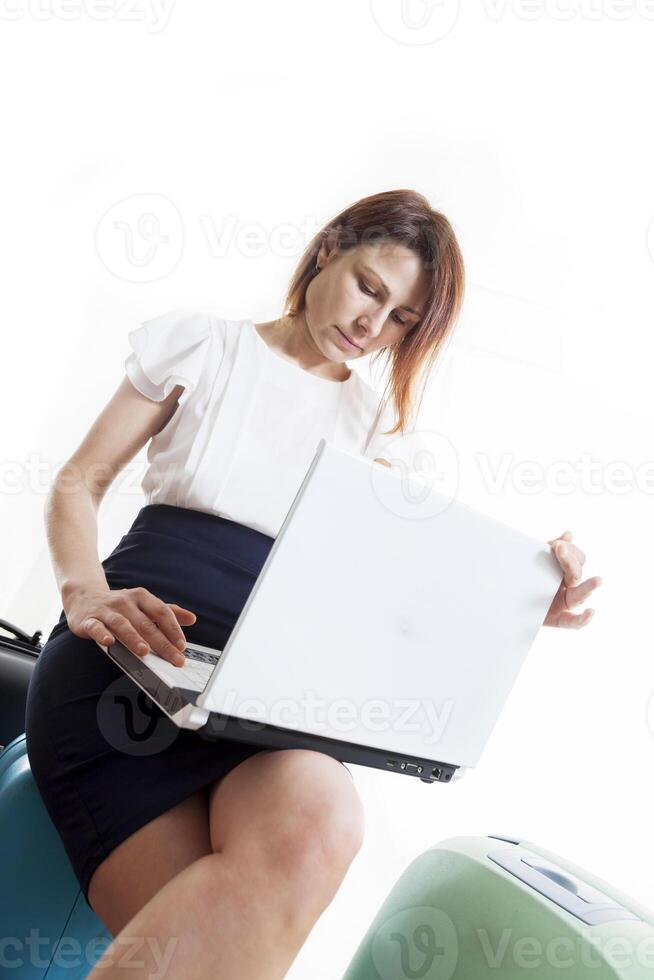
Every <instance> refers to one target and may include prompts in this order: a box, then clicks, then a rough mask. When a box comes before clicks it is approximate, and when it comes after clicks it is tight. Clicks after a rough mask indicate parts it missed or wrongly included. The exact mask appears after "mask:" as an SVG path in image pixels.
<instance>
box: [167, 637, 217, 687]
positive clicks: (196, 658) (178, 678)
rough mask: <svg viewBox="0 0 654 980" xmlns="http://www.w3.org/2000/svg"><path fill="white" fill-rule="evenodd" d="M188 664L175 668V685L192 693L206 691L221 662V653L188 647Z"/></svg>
mask: <svg viewBox="0 0 654 980" xmlns="http://www.w3.org/2000/svg"><path fill="white" fill-rule="evenodd" d="M184 656H185V657H186V663H185V664H184V666H183V667H175V668H174V684H175V686H176V687H184V688H186V689H187V690H191V691H198V692H201V691H204V689H205V687H206V686H207V684H208V683H209V678H210V677H211V675H212V673H213V671H214V668H215V666H216V664H217V663H218V661H219V660H220V653H217V654H216V653H208V652H206V651H204V650H198V648H197V647H193V646H190V645H189V646H187V647H186V649H185V650H184Z"/></svg>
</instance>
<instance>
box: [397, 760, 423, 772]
mask: <svg viewBox="0 0 654 980" xmlns="http://www.w3.org/2000/svg"><path fill="white" fill-rule="evenodd" d="M400 769H404V771H405V772H409V773H411V774H414V773H415V774H419V773H421V772H422V766H419V765H418V764H417V763H416V762H403V763H402V764H401V765H400Z"/></svg>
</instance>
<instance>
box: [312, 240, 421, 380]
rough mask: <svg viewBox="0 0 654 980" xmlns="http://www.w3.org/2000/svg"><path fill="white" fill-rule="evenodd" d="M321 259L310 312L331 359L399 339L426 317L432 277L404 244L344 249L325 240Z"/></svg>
mask: <svg viewBox="0 0 654 980" xmlns="http://www.w3.org/2000/svg"><path fill="white" fill-rule="evenodd" d="M317 262H318V265H319V266H320V272H319V273H318V274H317V275H316V276H314V278H313V279H312V281H311V282H310V283H309V286H308V288H307V292H306V306H305V310H304V314H305V319H306V323H307V328H308V331H309V334H310V336H311V339H312V340H313V343H314V344H315V345H316V347H317V348H318V349H319V350H320V351H322V353H323V354H324V355H325V356H326V357H328V358H329V359H330V360H331V361H337V362H338V361H345V360H348V361H349V360H352V359H353V358H357V357H365V356H366V355H368V354H371V353H372V352H373V351H376V350H379V349H380V348H381V347H388V346H389V345H391V344H397V343H399V342H400V341H401V340H402V339H403V338H404V336H405V335H406V334H407V333H408V332H409V330H411V329H412V327H414V326H415V325H416V324H417V323H418V322H419V321H420V319H421V318H422V315H423V308H424V304H425V302H426V300H427V298H428V290H429V285H430V278H429V276H428V274H427V273H426V272H425V271H424V270H423V268H422V260H421V259H420V257H419V256H418V255H416V253H415V252H413V251H411V250H410V249H408V248H406V247H405V246H404V245H400V244H398V243H395V242H383V243H380V244H374V245H358V246H357V247H356V248H352V249H350V250H348V251H346V252H342V253H338V251H337V250H336V249H333V248H331V249H330V248H329V246H328V245H326V243H324V242H323V245H322V246H321V249H320V252H319V253H318V259H317ZM343 334H345V336H346V337H347V338H348V339H349V340H350V341H352V342H353V343H354V344H356V347H353V346H351V345H350V344H349V343H348V342H347V340H346V339H345V337H343Z"/></svg>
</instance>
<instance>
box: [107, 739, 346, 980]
mask: <svg viewBox="0 0 654 980" xmlns="http://www.w3.org/2000/svg"><path fill="white" fill-rule="evenodd" d="M221 794H222V796H221ZM221 799H222V800H223V802H224V806H223V807H222V808H221V806H220V805H219V804H220V801H221ZM257 801H258V802H257ZM212 802H215V804H216V808H215V813H216V814H218V816H219V817H220V816H222V818H223V819H222V823H221V824H220V826H219V827H215V826H214V825H212V838H213V839H214V841H216V843H217V845H218V846H220V847H221V850H220V852H218V853H212V854H209V855H206V856H204V857H202V858H200V859H199V860H197V861H195V862H194V863H193V864H191V865H189V866H188V867H187V868H185V869H184V870H183V871H181V872H180V873H179V874H178V875H176V876H175V877H174V878H172V879H171V880H170V881H168V882H167V884H166V885H164V887H163V888H162V889H161V890H160V891H159V892H158V893H157V894H156V895H154V897H153V898H152V899H150V901H149V902H148V903H147V904H146V905H145V906H144V907H143V908H142V909H141V910H140V911H139V912H138V913H137V914H136V915H135V916H134V918H133V919H132V920H131V921H130V922H129V923H128V924H127V925H126V926H125V928H124V929H123V930H122V931H121V932H120V933H119V934H118V935H117V936H116V937H115V939H114V941H113V943H112V944H111V946H110V947H109V948H108V949H107V950H106V952H105V953H104V955H103V957H102V958H101V959H100V961H99V962H98V964H96V966H95V968H94V970H93V971H92V972H91V973H90V974H89V980H102V978H104V980H136V978H139V980H144V978H149V980H162V978H164V977H166V978H167V980H177V978H180V980H182V978H183V980H209V978H211V980H280V978H282V977H284V976H285V975H286V972H287V971H288V969H289V967H290V965H291V963H292V962H293V960H294V959H295V957H296V956H297V953H298V952H299V950H300V948H301V947H302V945H303V943H304V941H305V940H306V938H307V936H308V934H309V932H310V931H311V929H312V927H313V925H314V924H315V922H316V920H317V919H318V918H319V916H320V915H321V913H322V911H323V910H324V909H325V908H326V907H327V905H328V904H329V903H330V902H331V900H332V898H333V897H334V895H335V894H336V891H337V890H338V888H339V886H340V884H341V882H342V880H343V877H344V876H345V873H346V872H347V869H348V867H349V865H350V863H351V861H352V859H353V858H354V856H355V854H356V853H357V851H358V849H359V847H360V845H361V840H362V832H363V820H362V814H361V809H360V803H359V800H358V797H357V795H356V790H355V789H354V786H353V783H352V781H351V779H350V776H349V775H348V774H347V772H346V770H345V769H343V767H342V766H340V765H339V763H337V762H335V761H334V760H333V759H330V758H329V757H327V756H325V755H322V754H320V753H317V752H309V751H305V750H285V751H279V752H270V753H261V754H258V755H257V756H254V757H252V758H251V759H248V760H246V761H245V762H244V763H241V765H240V766H238V767H237V768H236V769H235V770H233V771H232V773H230V774H228V775H227V776H226V777H225V778H224V779H223V780H222V782H221V784H220V786H219V787H218V791H217V793H216V797H215V801H212ZM239 808H240V809H239Z"/></svg>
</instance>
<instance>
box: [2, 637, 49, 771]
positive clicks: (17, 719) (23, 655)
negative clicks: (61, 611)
mask: <svg viewBox="0 0 654 980" xmlns="http://www.w3.org/2000/svg"><path fill="white" fill-rule="evenodd" d="M40 640H41V631H40V630H37V631H36V633H34V635H33V636H28V635H27V633H23V631H22V630H21V629H19V628H18V627H17V626H14V625H13V623H8V622H7V621H6V620H5V619H0V752H1V751H2V749H3V748H4V746H5V745H8V744H9V743H10V742H11V741H13V739H15V738H16V736H17V735H22V733H23V732H24V731H25V702H26V700H27V688H28V687H29V683H30V677H31V676H32V671H33V670H34V664H35V663H36V658H37V657H38V655H39V654H40V652H41V650H42V649H43V646H42V644H41V642H40Z"/></svg>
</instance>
